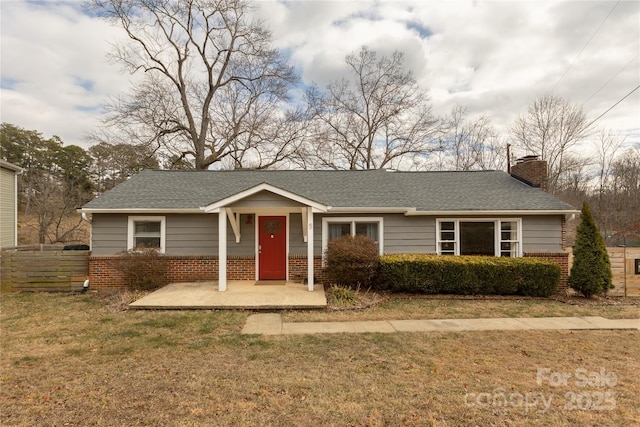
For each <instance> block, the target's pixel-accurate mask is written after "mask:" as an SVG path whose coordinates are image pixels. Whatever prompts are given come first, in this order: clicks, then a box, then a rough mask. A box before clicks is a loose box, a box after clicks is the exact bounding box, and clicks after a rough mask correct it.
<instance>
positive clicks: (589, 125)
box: [585, 85, 640, 129]
mask: <svg viewBox="0 0 640 427" xmlns="http://www.w3.org/2000/svg"><path fill="white" fill-rule="evenodd" d="M638 89H640V85H638V86H636V87H635V88H634V89H632V90H631V92H629V93H628V94H626V95H625V96H623V97H622V98H621V99H620V100H619V101H618V102H616V103H615V104H613V105H612V106H611V107H609V108H608V109H607V111H605V112H604V113H602V114H600V115H599V116H598V117H596V118H595V119H594V120H593V121H591V123H589V124H588V125H587V126H586V128H585V129H588V128H590V127H591V125H592V124H594V123H595V122H597V121H598V120H600V118H601V117H602V116H604V115H605V114H607V113H608V112H609V111H611V110H613V109H614V107H615V106H616V105H618V104H620V103H621V102H622V101H624V100H625V99H626V98H627V97H628V96H629V95H631V94H632V93H633V92H635V91H637V90H638Z"/></svg>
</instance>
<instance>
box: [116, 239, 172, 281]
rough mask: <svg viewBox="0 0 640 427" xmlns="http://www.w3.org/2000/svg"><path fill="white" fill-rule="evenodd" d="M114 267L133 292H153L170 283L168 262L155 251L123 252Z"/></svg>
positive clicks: (119, 254) (137, 250)
mask: <svg viewBox="0 0 640 427" xmlns="http://www.w3.org/2000/svg"><path fill="white" fill-rule="evenodd" d="M114 266H115V268H116V270H118V271H120V272H122V274H123V275H124V278H125V281H126V285H127V288H129V289H132V290H152V289H156V288H159V287H160V286H163V285H166V284H167V283H168V281H167V271H168V268H169V266H168V264H167V260H166V258H164V257H163V256H162V255H161V254H160V253H158V251H157V250H155V249H136V250H129V251H121V252H119V253H118V258H116V259H115V261H114Z"/></svg>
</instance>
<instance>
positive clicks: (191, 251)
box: [165, 214, 235, 255]
mask: <svg viewBox="0 0 640 427" xmlns="http://www.w3.org/2000/svg"><path fill="white" fill-rule="evenodd" d="M229 228H231V227H229ZM230 232H231V235H232V236H233V232H232V231H230ZM166 239H167V240H166V243H165V252H166V253H167V254H171V255H212V254H215V253H217V251H218V216H217V215H203V214H182V215H166ZM234 241H235V240H234Z"/></svg>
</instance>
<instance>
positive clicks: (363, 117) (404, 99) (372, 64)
mask: <svg viewBox="0 0 640 427" xmlns="http://www.w3.org/2000/svg"><path fill="white" fill-rule="evenodd" d="M345 61H346V63H347V65H348V66H349V70H350V71H351V73H352V78H351V79H342V80H340V81H335V82H333V83H331V84H329V85H328V86H327V88H326V91H320V90H319V89H318V88H317V87H314V88H312V89H311V90H309V91H308V93H307V99H308V103H309V110H310V113H311V115H312V120H313V128H312V129H313V131H312V132H311V133H312V134H313V135H314V138H313V139H314V141H313V142H314V143H315V144H316V145H315V146H314V147H313V149H312V150H311V151H312V152H313V153H314V155H315V157H316V161H317V163H318V165H319V166H321V167H330V168H334V169H376V168H384V167H398V166H400V165H401V163H402V161H403V160H408V159H407V158H408V157H409V156H411V155H415V156H425V155H427V154H428V153H429V152H431V151H432V150H433V149H434V146H436V145H437V142H436V139H437V138H436V137H437V134H438V132H439V126H438V120H437V119H436V118H435V117H434V115H433V114H432V112H431V106H430V105H429V104H428V96H427V94H426V93H425V91H423V90H422V89H421V88H420V87H419V86H418V84H417V82H416V80H415V78H414V77H413V75H412V73H411V72H410V71H407V70H405V69H404V57H403V54H402V53H401V52H394V53H393V54H392V55H391V56H382V57H380V58H378V56H377V54H376V52H374V51H371V50H369V49H368V48H366V47H363V48H362V49H361V50H360V51H359V52H357V53H354V54H351V55H348V56H347V57H346V59H345ZM409 161H410V160H409Z"/></svg>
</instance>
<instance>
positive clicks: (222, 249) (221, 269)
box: [218, 208, 227, 292]
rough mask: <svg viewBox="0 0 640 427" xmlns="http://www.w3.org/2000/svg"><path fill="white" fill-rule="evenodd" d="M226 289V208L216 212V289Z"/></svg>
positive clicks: (221, 290)
mask: <svg viewBox="0 0 640 427" xmlns="http://www.w3.org/2000/svg"><path fill="white" fill-rule="evenodd" d="M226 290H227V209H226V208H220V212H218V291H220V292H223V291H226Z"/></svg>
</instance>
